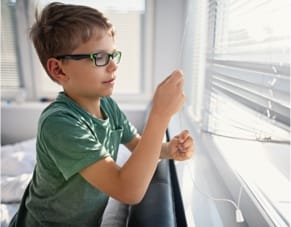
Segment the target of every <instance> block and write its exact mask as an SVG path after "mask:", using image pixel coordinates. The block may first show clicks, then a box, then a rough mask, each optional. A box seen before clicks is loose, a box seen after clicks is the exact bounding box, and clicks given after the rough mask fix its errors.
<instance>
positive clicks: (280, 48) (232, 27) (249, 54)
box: [204, 0, 290, 143]
mask: <svg viewBox="0 0 291 227" xmlns="http://www.w3.org/2000/svg"><path fill="white" fill-rule="evenodd" d="M289 9H290V1H288V0H279V1H278V0H254V1H246V0H216V1H214V0H210V1H209V19H208V27H209V40H208V48H207V67H206V89H207V92H206V103H207V104H206V107H205V114H206V116H207V117H206V119H207V120H206V121H205V123H204V131H208V132H211V133H216V134H221V135H225V136H231V137H237V138H241V139H251V140H253V139H254V140H260V141H269V142H270V141H273V142H286V143H289V140H290V139H289V138H290V62H289V61H290V46H289V43H290V33H289V27H290V24H289V23H290V22H289V21H290V20H289V19H288V18H289V17H290V16H289ZM211 32H212V34H211Z"/></svg>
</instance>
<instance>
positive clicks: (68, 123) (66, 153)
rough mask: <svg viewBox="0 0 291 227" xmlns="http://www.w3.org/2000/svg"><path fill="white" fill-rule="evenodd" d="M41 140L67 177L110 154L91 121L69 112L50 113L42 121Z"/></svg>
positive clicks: (47, 152)
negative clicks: (93, 128)
mask: <svg viewBox="0 0 291 227" xmlns="http://www.w3.org/2000/svg"><path fill="white" fill-rule="evenodd" d="M40 140H41V141H40V142H41V143H42V145H43V146H42V147H44V148H45V149H44V151H43V152H45V153H46V155H48V156H49V157H50V158H51V159H52V160H53V162H54V163H55V164H56V166H57V168H59V170H60V172H61V173H62V174H63V176H64V178H65V179H66V180H67V179H69V178H70V177H71V176H73V175H74V174H76V173H78V172H79V171H80V170H81V169H83V168H85V167H87V166H89V165H90V164H93V163H94V162H96V161H98V160H100V159H103V158H105V157H107V156H109V155H110V154H109V153H108V151H107V150H106V149H105V148H104V146H103V145H102V144H101V143H100V142H99V141H98V138H96V135H95V134H94V131H93V130H92V128H91V127H90V125H89V124H88V123H86V122H84V121H83V120H82V119H78V118H76V117H75V116H72V115H70V114H66V113H63V114H58V115H52V116H49V117H48V118H47V119H46V120H45V121H44V122H43V125H42V128H41V134H40Z"/></svg>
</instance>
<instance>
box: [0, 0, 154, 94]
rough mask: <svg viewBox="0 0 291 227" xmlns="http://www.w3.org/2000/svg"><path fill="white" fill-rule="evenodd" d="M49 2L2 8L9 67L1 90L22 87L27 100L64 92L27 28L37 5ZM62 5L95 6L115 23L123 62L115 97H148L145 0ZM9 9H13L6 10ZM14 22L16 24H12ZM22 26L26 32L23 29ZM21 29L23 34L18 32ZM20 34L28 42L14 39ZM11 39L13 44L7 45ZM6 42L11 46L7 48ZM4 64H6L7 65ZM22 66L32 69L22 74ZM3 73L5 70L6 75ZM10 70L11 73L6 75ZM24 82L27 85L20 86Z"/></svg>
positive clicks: (9, 3)
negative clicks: (47, 70)
mask: <svg viewBox="0 0 291 227" xmlns="http://www.w3.org/2000/svg"><path fill="white" fill-rule="evenodd" d="M49 2H52V1H51V0H41V1H35V0H30V1H24V2H22V1H16V0H14V1H12V0H10V1H8V0H7V4H6V5H3V8H1V9H2V12H3V18H4V20H3V22H2V27H4V28H5V29H7V30H5V31H6V32H3V33H2V36H1V40H2V43H4V42H5V45H2V48H4V46H5V48H6V47H7V50H6V52H9V53H8V54H7V55H6V54H5V56H7V57H5V59H4V58H3V59H2V65H6V66H5V67H2V69H1V70H2V75H3V74H4V75H5V76H4V77H3V79H2V88H3V87H4V86H5V87H7V88H8V86H10V87H9V89H14V90H15V91H19V87H20V86H23V87H24V89H25V90H26V92H27V96H28V99H32V100H36V99H40V98H42V97H48V98H54V97H55V96H56V94H57V92H58V91H60V90H61V87H60V86H59V85H57V84H56V83H54V82H52V81H51V80H50V78H49V77H48V76H47V75H46V73H45V71H44V69H43V68H42V66H41V64H40V62H39V59H38V57H37V55H36V52H35V50H34V48H33V46H32V44H31V41H30V40H29V37H28V28H29V27H31V24H32V23H33V21H34V10H35V7H36V6H38V7H39V8H42V7H44V6H45V5H46V4H48V3H49ZM60 2H64V3H71V4H84V5H88V6H91V7H96V8H97V9H98V10H101V11H102V12H103V13H104V14H105V15H106V16H107V17H108V18H109V19H110V20H111V21H112V23H113V24H114V26H115V28H116V34H117V39H116V40H117V43H116V45H117V48H118V49H120V50H121V51H122V60H121V64H120V65H119V69H118V75H117V84H116V88H115V92H114V94H115V95H117V96H118V97H120V95H121V96H124V95H125V96H131V95H144V94H146V93H147V92H148V90H149V89H148V88H149V87H150V86H149V85H148V83H149V81H148V79H144V78H146V76H145V73H146V72H145V71H146V69H145V67H143V65H145V64H147V59H146V57H145V54H144V53H145V52H146V53H149V51H148V50H147V48H150V47H149V46H148V45H145V43H148V42H147V41H146V40H145V37H146V36H145V33H146V32H149V33H150V31H146V29H147V28H148V27H146V2H145V1H144V0H138V1H122V3H120V2H119V1H104V0H99V1H93V0H86V1H79V0H63V1H60ZM11 6H12V7H11ZM4 7H5V9H4ZM8 7H10V8H11V9H12V10H10V11H9V10H6V8H7V9H8ZM16 12H17V13H16ZM8 14H9V15H8ZM14 14H19V15H18V17H20V18H21V20H19V18H18V20H15V19H13V17H12V16H13V15H14ZM12 19H13V20H12ZM16 21H17V23H19V22H20V21H21V23H22V24H21V26H19V24H17V23H16ZM14 22H15V24H13V23H14ZM17 26H18V29H17ZM19 27H20V28H19ZM23 27H25V28H26V29H23ZM9 29H10V30H9ZM12 29H13V30H12ZM19 29H20V30H21V31H19ZM17 32H20V33H22V32H24V33H25V34H24V36H25V39H22V40H19V41H18V40H14V39H15V38H17V36H16V34H17ZM3 34H6V35H3ZM147 37H148V36H147ZM9 40H11V41H13V42H8V41H9ZM6 43H7V44H9V45H6ZM150 45H151V44H150ZM18 46H21V49H19V48H18ZM23 46H27V48H23ZM4 51H5V50H4ZM17 51H20V52H22V54H20V55H19V54H17ZM6 52H5V53H6ZM3 53H4V52H3ZM3 56H4V55H3ZM31 56H32V57H31ZM147 56H149V55H147ZM6 58H7V59H9V62H7V60H6ZM10 59H11V60H10ZM4 61H6V62H7V63H6V62H5V63H4ZM8 63H9V64H8ZM9 65H12V66H13V71H12V70H9V69H6V68H7V67H8V66H9ZM21 67H26V68H27V67H29V70H26V69H25V70H23V72H19V68H21ZM3 70H6V71H5V72H4V71H3ZM8 71H9V72H10V73H7V72H8ZM149 78H150V77H149ZM10 81H12V82H13V83H12V82H10ZM21 81H24V82H23V83H22V84H21ZM3 98H7V96H6V95H3Z"/></svg>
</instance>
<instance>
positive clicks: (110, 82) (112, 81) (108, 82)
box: [103, 78, 115, 84]
mask: <svg viewBox="0 0 291 227" xmlns="http://www.w3.org/2000/svg"><path fill="white" fill-rule="evenodd" d="M114 81H115V78H112V79H110V80H106V81H103V84H112V83H114Z"/></svg>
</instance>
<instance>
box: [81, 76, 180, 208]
mask: <svg viewBox="0 0 291 227" xmlns="http://www.w3.org/2000/svg"><path fill="white" fill-rule="evenodd" d="M183 102H184V94H183V77H182V73H181V72H179V71H175V72H174V73H173V74H172V75H171V76H170V77H168V78H167V79H166V80H164V81H163V82H162V83H161V84H160V85H159V86H158V88H157V90H156V92H155V95H154V98H153V106H152V110H151V112H150V115H149V118H148V121H147V124H146V126H145V129H144V132H143V135H142V137H141V138H140V139H139V142H138V143H137V144H136V146H135V148H134V150H133V152H132V155H131V156H130V158H129V159H128V161H127V162H126V163H125V164H124V165H123V166H122V167H119V166H118V165H116V163H115V162H114V160H113V159H112V158H111V157H107V158H104V159H102V160H100V161H97V162H96V163H94V164H92V165H90V166H88V167H87V168H85V169H83V170H82V171H81V172H80V174H81V175H82V176H83V177H84V178H85V179H86V180H87V181H88V182H89V183H90V184H92V185H93V186H94V187H96V188H98V189H99V190H101V191H103V192H105V193H106V194H108V195H110V196H111V197H113V198H116V199H117V200H120V201H122V202H124V203H127V204H134V203H138V202H139V201H141V200H142V198H143V196H144V193H145V192H146V189H147V188H148V185H149V183H150V180H151V178H152V176H153V174H154V171H155V169H156V166H157V163H158V160H159V158H160V153H161V147H162V141H163V138H164V135H165V131H166V128H167V126H168V123H169V121H170V118H171V116H172V115H173V114H175V113H176V112H177V111H178V110H179V109H180V107H181V105H182V104H183ZM133 145H134V144H132V146H133ZM130 146H131V145H130Z"/></svg>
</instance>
